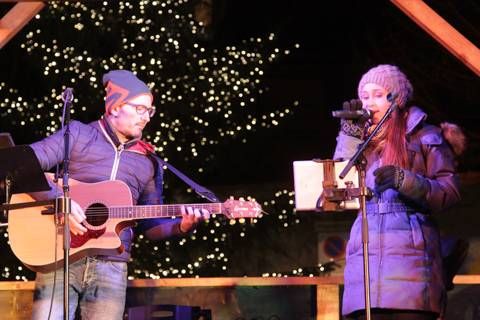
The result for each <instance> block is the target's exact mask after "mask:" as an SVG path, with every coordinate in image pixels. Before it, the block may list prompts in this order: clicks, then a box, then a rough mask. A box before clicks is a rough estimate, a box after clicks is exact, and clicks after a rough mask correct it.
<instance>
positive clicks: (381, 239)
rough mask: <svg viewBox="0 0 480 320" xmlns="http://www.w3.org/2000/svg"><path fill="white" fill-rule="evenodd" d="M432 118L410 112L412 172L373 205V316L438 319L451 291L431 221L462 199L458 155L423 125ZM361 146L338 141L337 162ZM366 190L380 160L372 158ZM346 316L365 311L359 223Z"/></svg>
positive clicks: (353, 235)
mask: <svg viewBox="0 0 480 320" xmlns="http://www.w3.org/2000/svg"><path fill="white" fill-rule="evenodd" d="M425 118H426V114H425V113H424V112H423V111H421V110H420V109H419V108H417V107H411V108H410V110H409V116H408V120H407V151H408V155H409V163H410V168H407V169H409V170H408V171H406V173H405V180H404V183H403V186H402V187H401V188H400V190H399V191H396V190H393V189H387V190H386V191H384V192H383V193H382V194H377V195H375V196H374V197H373V198H372V199H371V200H370V201H368V202H367V219H368V232H369V244H368V248H369V262H370V297H371V307H372V308H388V309H404V310H423V311H430V312H435V313H440V312H441V310H442V307H443V305H444V299H445V289H444V281H443V272H442V262H441V256H440V242H439V234H438V229H437V227H436V225H435V223H434V221H433V219H432V218H433V217H432V214H433V213H436V212H439V211H441V210H443V209H445V208H447V207H449V206H451V205H452V204H454V203H455V202H457V201H458V200H459V199H460V195H459V191H458V177H457V176H456V174H455V162H454V155H453V153H452V151H451V149H450V147H449V146H448V144H447V143H446V142H445V141H444V139H443V137H442V134H441V131H440V129H439V128H437V127H434V126H430V125H427V124H425V122H424V120H425ZM359 143H361V141H360V140H358V139H356V138H353V137H349V136H346V135H343V134H340V135H339V136H338V138H337V147H336V150H335V155H334V158H335V159H339V158H344V159H348V158H350V157H351V156H352V155H353V153H354V152H355V151H356V149H357V146H358V144H359ZM366 157H367V161H368V165H367V179H366V180H367V181H366V183H367V186H368V187H369V188H370V189H372V190H373V188H374V185H375V184H374V176H373V171H375V169H377V168H378V167H380V166H381V161H380V158H379V155H378V154H376V153H373V152H370V153H369V154H367V155H366ZM346 259H347V260H346V266H345V272H344V277H345V291H344V296H343V307H342V313H343V314H344V315H348V314H351V313H352V312H355V311H357V310H361V309H364V308H365V299H364V285H363V283H364V282H363V250H362V232H361V216H360V215H358V216H357V219H356V220H355V222H354V224H353V226H352V229H351V232H350V239H349V241H348V245H347V258H346Z"/></svg>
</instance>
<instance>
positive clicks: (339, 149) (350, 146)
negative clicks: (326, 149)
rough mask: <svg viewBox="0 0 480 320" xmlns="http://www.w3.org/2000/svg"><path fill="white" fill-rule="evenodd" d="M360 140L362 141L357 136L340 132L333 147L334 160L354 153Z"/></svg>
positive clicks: (349, 156) (348, 156) (347, 157)
mask: <svg viewBox="0 0 480 320" xmlns="http://www.w3.org/2000/svg"><path fill="white" fill-rule="evenodd" d="M362 142H363V141H362V140H360V139H358V138H355V137H352V136H348V135H346V134H344V133H342V132H340V133H339V134H338V136H337V146H336V147H335V153H334V155H333V159H334V160H341V159H344V160H347V159H350V158H351V157H352V156H353V155H354V154H355V152H357V149H358V146H359V145H360V144H361V143H362Z"/></svg>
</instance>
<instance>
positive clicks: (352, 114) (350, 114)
mask: <svg viewBox="0 0 480 320" xmlns="http://www.w3.org/2000/svg"><path fill="white" fill-rule="evenodd" d="M332 116H333V117H334V118H342V119H346V120H356V119H358V120H360V121H366V120H368V119H370V118H371V117H372V113H371V112H370V110H368V109H360V110H336V111H332Z"/></svg>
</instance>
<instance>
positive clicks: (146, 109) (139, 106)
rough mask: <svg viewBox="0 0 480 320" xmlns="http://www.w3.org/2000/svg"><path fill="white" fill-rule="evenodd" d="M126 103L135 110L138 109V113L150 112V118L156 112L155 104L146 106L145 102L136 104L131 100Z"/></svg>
mask: <svg viewBox="0 0 480 320" xmlns="http://www.w3.org/2000/svg"><path fill="white" fill-rule="evenodd" d="M125 104H128V105H129V106H132V107H134V108H135V110H137V114H144V113H145V112H148V116H149V117H150V118H151V117H153V115H154V114H155V110H156V109H155V107H154V106H151V107H147V106H144V105H143V104H135V103H131V102H127V103H125Z"/></svg>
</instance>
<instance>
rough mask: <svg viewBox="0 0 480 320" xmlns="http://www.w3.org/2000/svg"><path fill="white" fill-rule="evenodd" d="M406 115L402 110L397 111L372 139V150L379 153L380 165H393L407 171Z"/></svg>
mask: <svg viewBox="0 0 480 320" xmlns="http://www.w3.org/2000/svg"><path fill="white" fill-rule="evenodd" d="M407 115H408V112H407V111H406V110H405V109H404V108H399V109H397V110H396V111H395V112H394V113H393V114H392V117H391V119H389V120H388V121H387V122H385V124H384V127H383V129H382V130H381V132H380V133H379V134H378V135H377V136H376V137H375V138H374V139H373V150H374V151H375V152H378V153H380V155H381V158H382V165H395V166H399V167H400V168H404V169H407V166H408V154H407V141H406V132H407Z"/></svg>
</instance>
